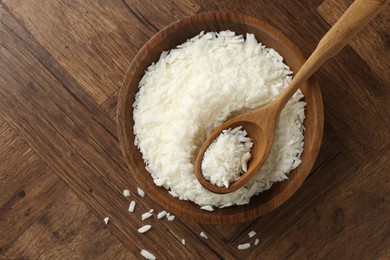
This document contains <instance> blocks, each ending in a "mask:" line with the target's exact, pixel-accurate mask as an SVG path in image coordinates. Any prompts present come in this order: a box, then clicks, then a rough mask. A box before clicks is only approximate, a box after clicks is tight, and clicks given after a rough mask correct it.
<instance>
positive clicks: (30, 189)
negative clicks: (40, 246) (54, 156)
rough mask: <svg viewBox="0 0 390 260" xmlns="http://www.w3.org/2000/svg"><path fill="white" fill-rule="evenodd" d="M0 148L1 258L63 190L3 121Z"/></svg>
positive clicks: (1, 123)
mask: <svg viewBox="0 0 390 260" xmlns="http://www.w3.org/2000/svg"><path fill="white" fill-rule="evenodd" d="M0 148H1V149H0V150H1V152H0V190H1V197H0V258H1V257H2V255H3V253H4V251H6V250H7V248H8V247H9V246H10V245H11V244H12V243H13V242H14V241H15V240H16V239H17V238H18V237H19V236H20V235H21V234H22V233H23V232H24V231H25V230H26V229H27V228H28V227H29V226H30V225H31V224H32V223H33V222H34V221H35V220H36V218H37V217H38V216H39V215H41V214H42V213H43V212H44V211H45V209H46V208H47V207H49V206H50V205H51V204H53V202H54V201H55V200H56V199H57V197H58V195H59V194H60V193H61V192H63V191H65V190H66V187H65V185H64V184H63V183H62V182H60V180H59V179H58V178H57V177H56V176H55V174H54V173H53V171H52V170H51V169H49V168H48V167H47V166H46V165H45V164H44V163H43V162H42V161H41V159H40V158H39V157H38V156H37V155H36V154H35V153H34V152H33V151H32V150H31V149H30V147H29V146H28V145H27V144H26V143H25V142H24V141H23V140H21V139H20V137H19V136H18V135H17V134H16V133H15V132H14V131H12V129H11V128H10V127H9V125H8V124H6V123H5V122H4V121H3V120H2V118H0Z"/></svg>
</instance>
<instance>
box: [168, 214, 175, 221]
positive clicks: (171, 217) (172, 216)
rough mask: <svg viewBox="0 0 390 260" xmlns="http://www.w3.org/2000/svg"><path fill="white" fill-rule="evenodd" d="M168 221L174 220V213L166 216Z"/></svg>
mask: <svg viewBox="0 0 390 260" xmlns="http://www.w3.org/2000/svg"><path fill="white" fill-rule="evenodd" d="M167 219H168V221H174V220H175V215H170V216H169V217H167Z"/></svg>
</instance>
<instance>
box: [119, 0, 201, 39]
mask: <svg viewBox="0 0 390 260" xmlns="http://www.w3.org/2000/svg"><path fill="white" fill-rule="evenodd" d="M125 3H126V6H127V8H128V9H129V11H130V12H131V13H132V14H133V15H134V16H136V17H137V18H138V20H139V21H140V22H141V23H142V24H144V25H146V26H148V27H150V28H151V29H154V30H155V31H156V32H157V31H158V30H160V29H162V28H164V27H165V26H167V25H169V24H171V23H173V22H175V21H177V20H179V19H181V18H183V17H186V16H189V15H193V14H195V13H197V12H198V11H199V10H200V9H201V7H200V6H199V5H198V4H197V3H196V1H192V0H181V1H174V0H165V1H160V0H149V1H147V2H145V1H141V0H125Z"/></svg>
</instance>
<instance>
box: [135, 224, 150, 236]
mask: <svg viewBox="0 0 390 260" xmlns="http://www.w3.org/2000/svg"><path fill="white" fill-rule="evenodd" d="M151 227H152V226H151V225H145V226H143V227H140V228H139V229H138V233H141V234H142V233H145V232H146V231H148V230H149V229H150V228H151Z"/></svg>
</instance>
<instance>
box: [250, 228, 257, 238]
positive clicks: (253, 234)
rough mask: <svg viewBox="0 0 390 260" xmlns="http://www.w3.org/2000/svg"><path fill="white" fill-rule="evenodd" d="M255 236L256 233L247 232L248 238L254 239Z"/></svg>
mask: <svg viewBox="0 0 390 260" xmlns="http://www.w3.org/2000/svg"><path fill="white" fill-rule="evenodd" d="M255 235H256V232H255V231H253V230H252V231H251V232H249V233H248V236H249V238H252V237H254V236H255Z"/></svg>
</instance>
